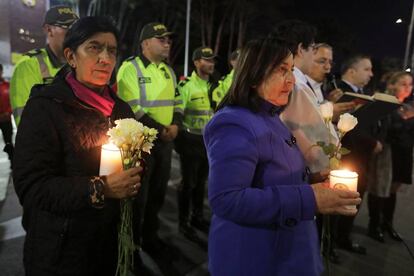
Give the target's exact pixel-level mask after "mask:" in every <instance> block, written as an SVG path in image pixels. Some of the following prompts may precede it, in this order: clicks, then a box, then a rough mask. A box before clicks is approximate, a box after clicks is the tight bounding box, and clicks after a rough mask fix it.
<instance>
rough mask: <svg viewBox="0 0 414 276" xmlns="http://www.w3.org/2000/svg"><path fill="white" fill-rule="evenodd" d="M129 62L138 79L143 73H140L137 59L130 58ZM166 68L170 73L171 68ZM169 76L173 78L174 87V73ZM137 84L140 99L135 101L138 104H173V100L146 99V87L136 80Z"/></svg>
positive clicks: (161, 105)
mask: <svg viewBox="0 0 414 276" xmlns="http://www.w3.org/2000/svg"><path fill="white" fill-rule="evenodd" d="M131 62H132V64H133V65H134V66H135V69H136V70H137V77H138V80H139V79H140V78H143V77H144V75H143V74H142V71H141V68H139V65H138V63H137V61H136V60H135V59H133V60H131ZM167 68H168V70H169V71H170V73H171V72H172V70H171V69H170V68H169V67H167ZM171 77H172V78H173V81H174V87H175V86H176V79H175V74H173V75H172V76H171ZM138 85H139V91H140V94H139V97H140V99H139V101H138V102H135V103H137V104H139V105H140V106H142V107H163V106H174V103H175V102H174V100H153V101H148V100H147V89H146V87H145V83H140V82H139V81H138ZM135 101H137V100H135Z"/></svg>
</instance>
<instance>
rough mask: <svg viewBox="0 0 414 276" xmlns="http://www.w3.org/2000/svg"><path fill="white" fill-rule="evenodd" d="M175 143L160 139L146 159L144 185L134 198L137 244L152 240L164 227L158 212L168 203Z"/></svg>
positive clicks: (142, 182) (135, 238) (134, 225)
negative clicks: (165, 199)
mask: <svg viewBox="0 0 414 276" xmlns="http://www.w3.org/2000/svg"><path fill="white" fill-rule="evenodd" d="M172 149H173V143H172V142H162V141H158V142H157V143H156V145H155V146H154V148H153V149H152V150H151V155H149V156H147V158H146V159H145V171H144V175H143V178H142V181H141V188H140V191H139V193H138V196H137V198H136V199H135V201H134V222H133V228H134V240H135V243H136V244H142V243H148V244H149V243H152V242H153V241H155V240H156V239H157V237H158V230H159V227H160V223H159V218H158V213H159V211H160V210H161V208H162V205H163V204H164V198H165V193H166V191H167V184H168V180H169V179H170V170H171V155H172Z"/></svg>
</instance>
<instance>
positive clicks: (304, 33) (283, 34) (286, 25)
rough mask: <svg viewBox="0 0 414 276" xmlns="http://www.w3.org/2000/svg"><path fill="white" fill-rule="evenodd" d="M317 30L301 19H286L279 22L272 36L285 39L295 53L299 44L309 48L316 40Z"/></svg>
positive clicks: (294, 53)
mask: <svg viewBox="0 0 414 276" xmlns="http://www.w3.org/2000/svg"><path fill="white" fill-rule="evenodd" d="M316 33H317V30H316V28H315V27H314V26H312V25H310V24H308V23H306V22H303V21H300V20H296V19H295V20H285V21H282V22H280V23H279V24H277V25H276V26H275V27H274V29H273V31H272V32H271V33H270V36H272V37H275V38H277V39H282V40H284V41H285V42H286V43H287V45H288V47H289V49H290V51H291V52H292V53H293V55H296V54H297V51H298V46H299V44H300V43H302V46H303V48H308V47H309V46H311V45H312V44H313V43H314V42H315V37H316Z"/></svg>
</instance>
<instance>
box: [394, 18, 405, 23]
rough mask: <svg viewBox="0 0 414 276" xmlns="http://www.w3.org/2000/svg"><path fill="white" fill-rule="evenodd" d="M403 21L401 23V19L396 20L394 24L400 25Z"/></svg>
mask: <svg viewBox="0 0 414 276" xmlns="http://www.w3.org/2000/svg"><path fill="white" fill-rule="evenodd" d="M402 22H403V21H402V19H401V18H398V19H397V20H396V21H395V23H397V24H400V23H402Z"/></svg>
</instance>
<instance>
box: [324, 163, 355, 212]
mask: <svg viewBox="0 0 414 276" xmlns="http://www.w3.org/2000/svg"><path fill="white" fill-rule="evenodd" d="M329 183H330V188H334V189H342V190H349V191H355V192H356V191H357V185H358V174H357V173H356V172H351V171H348V170H333V171H331V172H330V174H329ZM347 208H348V209H356V205H349V206H347Z"/></svg>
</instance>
